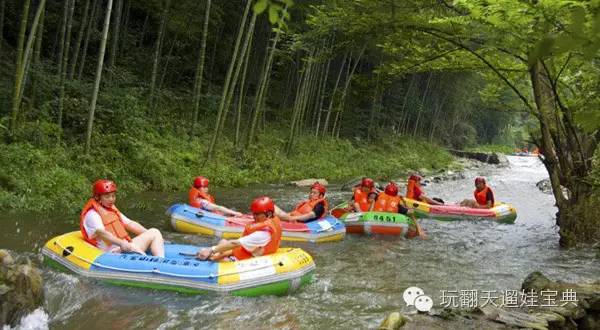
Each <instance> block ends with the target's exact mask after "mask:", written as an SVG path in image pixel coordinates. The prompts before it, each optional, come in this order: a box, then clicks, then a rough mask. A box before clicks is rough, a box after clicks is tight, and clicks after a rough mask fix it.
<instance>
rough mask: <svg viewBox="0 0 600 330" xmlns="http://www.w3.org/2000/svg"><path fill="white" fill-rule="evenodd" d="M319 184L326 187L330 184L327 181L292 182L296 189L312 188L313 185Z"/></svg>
mask: <svg viewBox="0 0 600 330" xmlns="http://www.w3.org/2000/svg"><path fill="white" fill-rule="evenodd" d="M315 182H318V183H320V184H322V185H324V186H327V185H328V184H329V183H328V182H327V180H325V179H304V180H298V181H292V182H290V184H291V185H292V186H296V187H310V186H312V185H313V183H315Z"/></svg>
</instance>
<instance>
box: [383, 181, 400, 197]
mask: <svg viewBox="0 0 600 330" xmlns="http://www.w3.org/2000/svg"><path fill="white" fill-rule="evenodd" d="M385 193H386V194H387V195H390V196H398V186H396V184H395V183H393V182H390V183H388V185H387V186H385Z"/></svg>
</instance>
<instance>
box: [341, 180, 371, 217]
mask: <svg viewBox="0 0 600 330" xmlns="http://www.w3.org/2000/svg"><path fill="white" fill-rule="evenodd" d="M352 191H353V193H354V194H353V195H352V199H351V200H350V202H349V203H348V207H349V209H350V210H351V211H353V212H367V211H369V210H371V209H372V207H373V204H374V202H375V196H376V195H371V199H369V195H370V194H372V193H376V191H375V181H373V179H371V178H367V177H365V178H362V180H361V181H360V184H359V185H356V186H354V187H353V188H352Z"/></svg>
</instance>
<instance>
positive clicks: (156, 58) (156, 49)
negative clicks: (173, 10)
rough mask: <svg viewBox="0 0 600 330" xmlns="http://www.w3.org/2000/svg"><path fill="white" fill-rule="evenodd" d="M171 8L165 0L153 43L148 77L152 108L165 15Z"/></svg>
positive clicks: (167, 0) (168, 1)
mask: <svg viewBox="0 0 600 330" xmlns="http://www.w3.org/2000/svg"><path fill="white" fill-rule="evenodd" d="M170 6H171V0H166V3H165V6H164V8H163V12H162V15H161V19H160V27H159V29H158V36H157V38H156V42H155V43H154V59H153V61H152V75H151V76H150V95H149V98H148V100H149V101H150V105H151V106H154V89H155V88H156V77H157V75H158V63H159V62H160V52H161V50H162V42H163V38H164V34H165V29H166V26H167V14H168V12H169V7H170Z"/></svg>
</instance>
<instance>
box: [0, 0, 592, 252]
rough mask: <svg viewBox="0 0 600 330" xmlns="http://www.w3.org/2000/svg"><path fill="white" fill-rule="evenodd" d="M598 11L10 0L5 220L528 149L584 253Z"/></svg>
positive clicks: (511, 0)
mask: <svg viewBox="0 0 600 330" xmlns="http://www.w3.org/2000/svg"><path fill="white" fill-rule="evenodd" d="M598 12H599V8H598V3H597V2H594V1H592V2H582V3H578V2H573V1H566V0H555V1H531V2H522V1H516V0H494V1H483V0H481V1H454V2H452V3H450V2H447V1H440V0H437V1H434V0H431V1H396V0H389V1H370V0H338V1H316V0H314V1H291V0H256V1H254V0H253V1H241V0H240V1H224V0H222V1H210V0H205V1H191V0H186V1H171V0H152V1H141V0H63V1H45V0H23V1H15V0H0V32H2V33H0V61H2V62H1V63H2V69H1V70H2V71H1V72H0V85H1V86H2V87H3V88H2V89H1V90H0V106H1V108H0V109H1V111H2V112H0V116H1V118H2V119H1V122H0V125H1V126H0V129H2V134H3V137H4V139H3V140H4V144H2V145H0V147H1V148H2V155H1V156H0V157H1V158H0V165H2V172H0V208H10V207H24V206H27V205H30V201H32V200H35V201H40V200H41V201H44V202H43V203H40V205H38V206H36V207H35V208H39V209H45V208H50V207H53V206H55V205H56V203H57V201H60V202H61V203H63V202H64V203H65V204H66V205H71V204H70V203H72V201H74V200H78V199H80V197H79V196H80V195H81V194H82V193H84V191H85V190H86V189H87V188H86V187H87V186H88V184H89V182H90V181H91V180H93V179H95V178H96V177H99V176H107V177H112V178H115V179H117V180H119V182H122V183H123V184H124V185H125V187H127V188H128V189H130V190H131V191H135V190H141V189H157V190H164V189H182V187H184V186H185V185H187V181H189V178H190V177H191V176H193V175H196V174H199V173H205V174H208V175H209V176H211V177H212V178H214V182H216V183H218V184H225V185H240V184H249V183H254V182H278V181H281V180H285V179H288V178H301V177H305V176H324V177H327V178H329V179H334V180H335V179H342V178H345V177H348V176H353V175H362V174H366V173H370V174H373V175H376V176H379V177H387V176H391V175H393V174H394V173H400V172H402V171H405V170H409V169H419V168H422V167H442V166H446V165H447V164H448V162H449V158H448V156H447V155H446V154H444V153H443V152H441V151H439V150H440V149H439V147H434V146H433V145H439V146H446V147H452V148H465V147H475V146H477V145H479V144H486V145H494V144H495V145H501V146H503V147H502V148H506V146H508V148H509V149H512V148H513V147H515V146H522V145H523V144H525V143H528V144H532V145H533V144H535V145H537V146H539V147H540V149H541V150H542V152H543V153H544V156H545V164H546V167H547V168H548V170H549V172H550V176H551V180H552V185H553V190H554V194H555V198H556V200H557V204H558V206H559V209H560V210H561V216H560V217H559V223H560V225H561V234H562V236H563V238H565V242H567V241H568V242H573V241H575V240H576V239H574V238H573V237H583V236H586V239H587V240H590V239H593V237H594V236H595V235H596V234H597V233H598V230H596V229H593V230H590V228H598V227H599V226H595V222H593V221H592V220H581V221H575V220H573V219H575V218H577V219H579V218H581V216H580V213H581V212H583V211H586V210H587V208H585V207H583V206H582V205H584V204H586V203H588V202H585V203H584V201H589V200H590V199H593V198H596V197H595V191H596V188H595V187H596V185H595V184H594V182H597V181H594V179H593V178H594V175H595V174H594V173H595V172H594V171H593V168H594V166H593V163H592V156H593V154H594V150H595V149H596V146H597V134H598V133H597V132H598V131H597V123H598V122H600V117H599V116H598V112H597V109H596V108H597V105H598V104H599V102H598V101H599V99H598V96H597V90H598V71H599V68H600V67H599V66H598V61H597V60H598V47H599V45H600V41H599V40H598V35H599V34H598V31H599V29H600V23H598V18H599V16H598ZM582 68H583V70H582ZM417 141H418V142H417ZM574 146H575V147H574ZM495 148H496V147H495ZM424 150H429V152H424ZM434 150H435V152H431V151H434ZM504 150H506V149H504ZM561 185H562V186H564V187H566V188H567V189H568V190H569V192H570V195H569V196H567V197H565V196H563V195H562V192H561V191H562V190H561ZM36 194H37V195H36ZM34 196H37V197H34ZM577 210H579V211H577ZM571 211H573V212H571ZM580 211H581V212H580ZM577 212H580V213H577ZM575 213H577V214H579V215H577V216H575V215H574V214H575ZM583 213H586V214H590V212H587V211H586V212H583ZM584 218H590V219H592V218H593V217H591V216H588V217H584ZM582 224H585V226H583V225H582ZM594 226H595V227H594ZM568 242H567V243H566V244H569V243H568Z"/></svg>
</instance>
